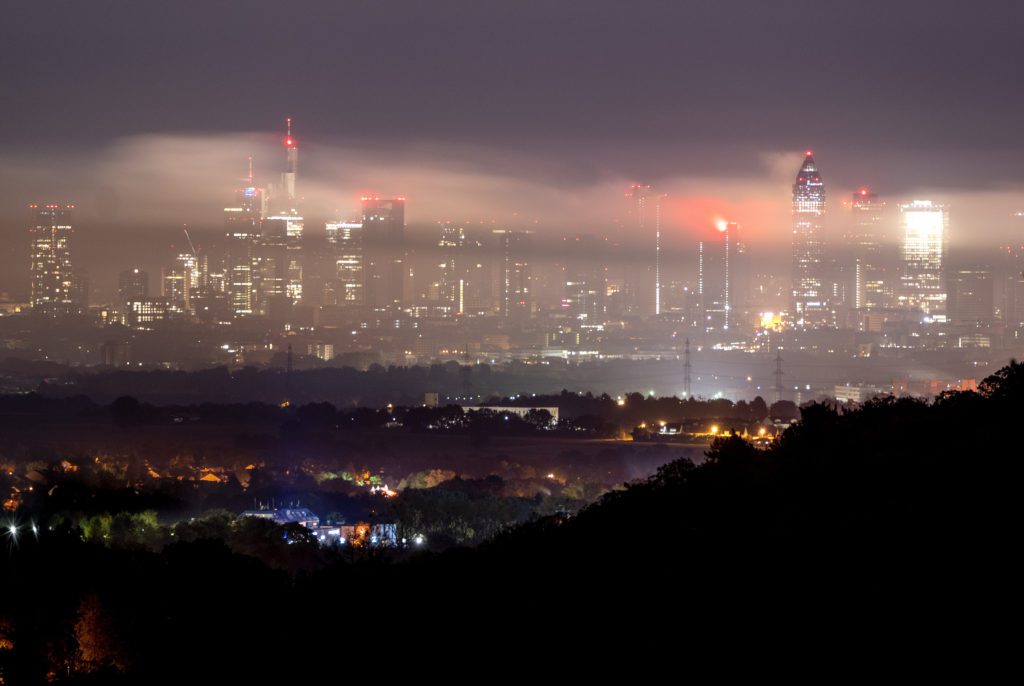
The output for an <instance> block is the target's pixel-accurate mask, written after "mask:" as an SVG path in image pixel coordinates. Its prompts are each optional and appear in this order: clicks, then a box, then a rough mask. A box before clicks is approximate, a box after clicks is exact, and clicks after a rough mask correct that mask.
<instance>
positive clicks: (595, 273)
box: [562, 234, 607, 328]
mask: <svg viewBox="0 0 1024 686" xmlns="http://www.w3.org/2000/svg"><path fill="white" fill-rule="evenodd" d="M571 240H572V241H573V245H572V247H571V249H570V250H569V251H568V254H569V258H568V259H567V260H566V265H565V299H564V300H563V301H562V309H563V311H565V312H566V313H567V314H568V315H569V317H570V318H571V319H574V320H576V321H577V322H578V323H579V324H580V326H581V327H588V328H589V327H597V326H603V325H604V323H605V322H604V299H605V294H606V290H607V289H606V284H605V281H606V279H605V274H604V270H605V260H604V259H602V258H603V255H602V254H601V253H603V250H602V249H601V248H602V247H603V246H602V245H601V243H600V242H598V240H597V239H595V238H594V236H591V235H589V234H580V235H577V236H576V237H575V238H573V239H571Z"/></svg>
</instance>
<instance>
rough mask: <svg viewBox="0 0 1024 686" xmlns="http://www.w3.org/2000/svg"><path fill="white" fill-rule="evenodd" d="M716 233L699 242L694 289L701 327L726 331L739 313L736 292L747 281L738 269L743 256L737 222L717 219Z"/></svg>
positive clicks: (734, 323) (739, 290)
mask: <svg viewBox="0 0 1024 686" xmlns="http://www.w3.org/2000/svg"><path fill="white" fill-rule="evenodd" d="M715 228H716V229H717V231H716V234H717V235H715V236H714V237H713V238H711V239H710V240H704V241H700V244H699V246H698V281H697V291H698V294H699V296H700V303H701V328H702V329H704V330H705V331H716V330H720V331H726V330H728V329H729V328H735V325H736V321H737V315H738V314H739V313H740V309H739V306H740V303H739V300H740V298H738V297H737V296H738V294H739V293H740V292H742V288H741V284H743V283H746V281H745V274H743V273H742V271H743V270H741V269H737V267H739V266H740V263H741V262H742V260H743V257H745V248H744V246H743V244H742V243H741V242H740V240H739V225H738V224H736V223H735V222H726V221H720V222H718V224H717V225H716V227H715Z"/></svg>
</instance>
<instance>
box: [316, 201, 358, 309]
mask: <svg viewBox="0 0 1024 686" xmlns="http://www.w3.org/2000/svg"><path fill="white" fill-rule="evenodd" d="M325 229H326V231H327V245H328V246H329V249H330V251H331V258H332V260H333V263H334V273H333V275H332V276H331V277H329V278H328V279H327V282H326V283H327V284H328V285H327V288H329V289H330V291H331V293H333V298H330V299H329V298H326V297H325V301H327V300H333V302H325V303H324V304H333V305H350V306H359V305H362V304H363V223H362V222H360V221H335V222H327V224H326V225H325Z"/></svg>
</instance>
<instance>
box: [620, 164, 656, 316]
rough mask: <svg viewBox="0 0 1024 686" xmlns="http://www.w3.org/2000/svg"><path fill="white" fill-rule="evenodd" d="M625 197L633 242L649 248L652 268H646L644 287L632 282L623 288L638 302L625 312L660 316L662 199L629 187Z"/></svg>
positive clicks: (641, 187) (639, 186) (647, 188)
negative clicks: (633, 311) (634, 232)
mask: <svg viewBox="0 0 1024 686" xmlns="http://www.w3.org/2000/svg"><path fill="white" fill-rule="evenodd" d="M626 197H628V198H629V201H630V222H631V224H632V225H633V228H634V229H635V230H636V240H637V241H639V242H640V244H641V245H643V246H645V248H644V249H645V250H646V249H647V247H646V246H648V245H649V246H650V250H651V257H652V258H653V264H650V263H648V264H650V266H649V267H648V268H647V270H646V271H647V273H648V278H647V279H645V280H644V281H645V283H643V284H638V283H637V280H636V279H635V278H634V279H633V280H632V283H631V284H629V285H627V286H626V288H627V290H635V291H638V293H637V295H638V296H639V302H637V303H633V304H632V307H628V309H633V310H635V312H636V314H642V315H650V314H655V315H659V314H661V310H662V304H663V302H662V292H661V290H662V285H663V284H662V279H663V276H664V274H663V273H662V264H661V199H662V197H663V196H662V195H659V194H657V193H655V192H654V190H653V189H652V188H651V186H648V185H643V184H633V185H632V186H630V188H629V192H628V193H627V194H626Z"/></svg>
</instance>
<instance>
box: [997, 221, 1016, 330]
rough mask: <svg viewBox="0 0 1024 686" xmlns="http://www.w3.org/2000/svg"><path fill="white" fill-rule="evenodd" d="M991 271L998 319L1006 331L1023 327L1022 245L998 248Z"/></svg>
mask: <svg viewBox="0 0 1024 686" xmlns="http://www.w3.org/2000/svg"><path fill="white" fill-rule="evenodd" d="M1016 216H1017V217H1019V218H1020V219H1024V213H1018V214H1017V215H1016ZM993 271H994V274H993V276H994V279H995V288H996V291H995V292H996V304H997V306H998V308H999V318H1000V319H1001V320H1002V322H1003V324H1005V325H1006V327H1007V328H1008V329H1020V328H1021V327H1024V245H1021V244H1020V243H1015V244H1011V245H1003V246H1000V248H999V252H998V253H997V255H996V260H995V263H994V270H993Z"/></svg>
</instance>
